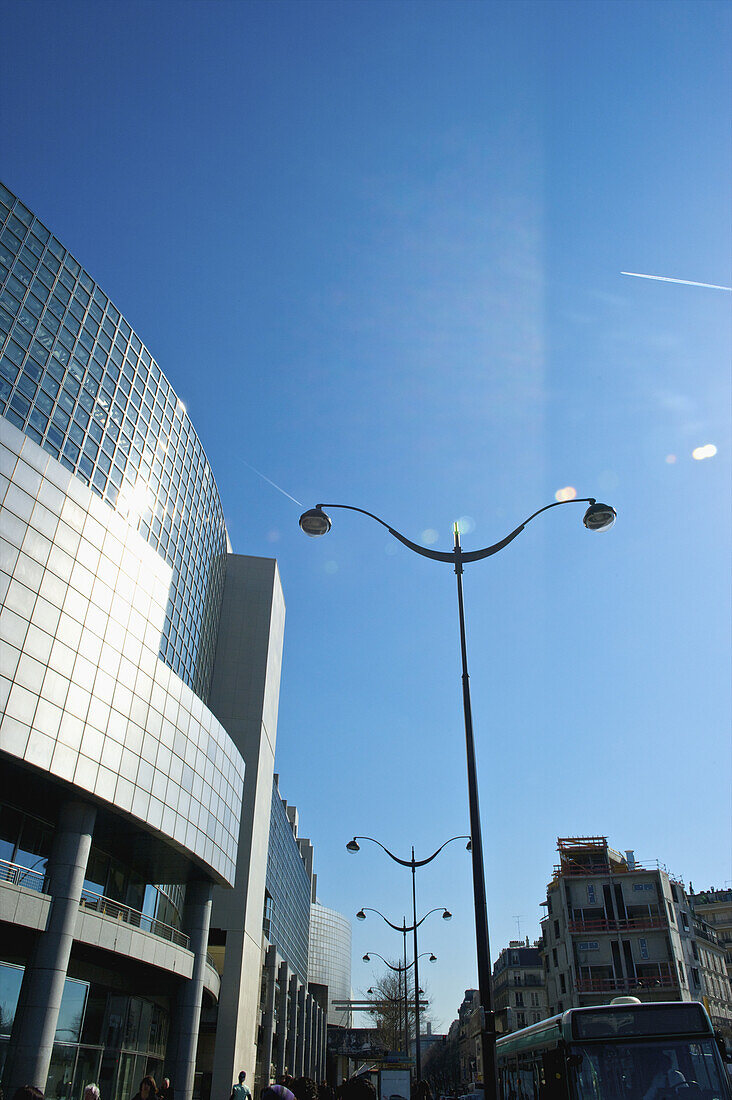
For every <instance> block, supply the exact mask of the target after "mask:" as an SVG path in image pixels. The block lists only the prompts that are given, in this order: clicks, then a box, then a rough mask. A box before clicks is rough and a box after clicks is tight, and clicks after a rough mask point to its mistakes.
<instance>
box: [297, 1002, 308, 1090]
mask: <svg viewBox="0 0 732 1100" xmlns="http://www.w3.org/2000/svg"><path fill="white" fill-rule="evenodd" d="M306 994H307V990H306V989H305V986H304V985H301V986H300V988H299V989H298V991H297V1032H296V1035H295V1070H294V1076H295V1077H302V1076H303V1075H304V1073H305V996H306Z"/></svg>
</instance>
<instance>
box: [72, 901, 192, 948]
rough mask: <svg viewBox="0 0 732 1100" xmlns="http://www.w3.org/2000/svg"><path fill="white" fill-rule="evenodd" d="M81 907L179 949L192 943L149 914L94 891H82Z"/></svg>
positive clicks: (174, 929) (171, 927)
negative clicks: (150, 934)
mask: <svg viewBox="0 0 732 1100" xmlns="http://www.w3.org/2000/svg"><path fill="white" fill-rule="evenodd" d="M80 907H81V908H82V909H87V910H88V909H92V910H93V911H94V912H95V913H103V914H104V915H105V916H107V917H113V918H114V919H115V920H121V921H124V922H125V923H126V924H129V925H131V926H132V927H134V928H139V929H140V930H141V931H143V932H151V933H152V934H153V936H160V937H161V938H162V939H164V940H169V941H170V943H175V944H177V945H178V947H186V948H187V947H188V946H189V944H190V942H191V941H190V939H189V938H188V936H186V935H185V933H183V932H179V931H178V929H177V928H173V926H172V925H171V924H164V923H163V922H162V921H161V920H155V918H154V917H149V916H148V915H147V913H141V912H140V911H139V909H131V908H130V906H129V905H122V904H121V903H120V902H118V901H113V900H112V898H108V897H105V896H104V895H103V894H95V893H94V891H93V890H82V892H81V902H80Z"/></svg>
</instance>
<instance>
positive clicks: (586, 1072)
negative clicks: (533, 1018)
mask: <svg viewBox="0 0 732 1100" xmlns="http://www.w3.org/2000/svg"><path fill="white" fill-rule="evenodd" d="M618 1001H620V1002H621V1003H618ZM720 1046H721V1040H718V1039H717V1037H716V1036H715V1033H714V1029H713V1027H712V1024H711V1022H710V1020H709V1017H708V1016H707V1014H706V1012H705V1010H704V1006H703V1005H701V1004H699V1003H698V1002H697V1001H668V1002H655V1003H647V1004H641V1002H640V1001H638V1000H637V999H636V998H627V999H626V998H622V999H621V998H618V999H617V1000H616V1001H614V1002H613V1003H611V1004H609V1005H598V1006H596V1007H592V1008H570V1009H568V1010H567V1011H566V1012H562V1013H560V1014H559V1015H558V1016H552V1017H551V1018H550V1019H548V1020H542V1021H541V1022H540V1023H538V1024H533V1025H532V1026H531V1027H526V1028H524V1029H523V1030H522V1031H515V1032H513V1033H511V1034H510V1035H506V1036H504V1038H502V1039H499V1040H498V1043H497V1044H496V1057H497V1061H498V1077H499V1091H498V1095H499V1097H500V1100H732V1091H731V1090H730V1084H729V1078H728V1075H727V1068H726V1065H725V1062H724V1060H723V1058H722V1054H721V1052H720ZM722 1049H723V1048H722Z"/></svg>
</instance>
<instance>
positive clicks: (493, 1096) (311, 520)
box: [300, 497, 617, 1100]
mask: <svg viewBox="0 0 732 1100" xmlns="http://www.w3.org/2000/svg"><path fill="white" fill-rule="evenodd" d="M563 504H589V507H588V508H587V511H586V512H585V514H584V517H583V520H582V522H583V523H584V525H585V527H587V529H588V530H590V531H607V530H609V529H610V528H611V527H612V526H613V524H614V523H615V520H616V518H617V513H616V511H615V509H614V508H612V507H611V506H610V505H608V504H599V503H598V502H597V500H596V499H595V498H594V497H580V498H575V499H574V500H571V501H568V500H558V501H554V502H553V503H552V504H546V505H545V506H544V507H543V508H539V509H538V510H537V511H536V512H533V513H532V515H530V516H529V517H528V519H526V520H524V522H523V523H521V524H519V526H518V527H516V528H515V529H514V530H513V531H511V532H510V534H508V535H507V536H506V537H505V538H504V539H501V541H500V542H496V543H494V544H493V545H491V546H486V547H484V548H483V549H482V550H470V551H468V552H467V553H465V552H463V550H462V547H461V546H460V533H459V529H458V526H457V524H456V525H455V544H454V548H453V550H452V551H442V550H431V549H428V548H427V547H426V546H420V545H419V544H418V543H416V542H412V540H411V539H408V538H407V537H406V535H402V534H401V533H400V532H399V531H397V530H395V529H394V528H393V527H390V526H389V524H388V523H385V522H384V520H383V519H379V517H378V516H375V515H374V513H373V512H367V511H366V510H365V509H364V508H356V507H354V506H353V505H351V504H317V505H316V506H315V508H310V509H309V510H308V511H307V512H303V514H302V515H301V516H300V527H301V528H302V530H303V531H304V532H305V534H306V535H309V536H310V537H311V538H316V537H318V536H320V535H326V534H327V533H328V531H330V529H331V526H332V524H331V520H330V517H329V516H328V515H327V514H326V513H325V511H324V508H343V509H346V510H348V511H350V512H360V513H361V515H364V516H369V518H370V519H373V520H375V521H376V523H379V524H380V525H381V526H382V527H385V528H386V530H387V531H388V532H389V534H390V535H392V536H393V537H394V538H395V539H397V540H398V541H399V542H401V543H402V544H403V545H404V546H407V547H408V548H409V549H410V550H413V551H414V552H415V553H416V554H420V555H421V556H422V557H424V558H431V559H432V560H433V561H444V562H450V564H451V565H452V566H453V567H454V569H455V574H456V576H457V588H458V614H459V619H460V650H461V658H462V685H463V712H464V717H465V742H466V753H467V765H468V769H467V770H468V802H469V808H470V831H471V840H472V852H473V894H474V902H475V937H476V946H477V957H478V989H479V993H480V1008H481V1049H482V1054H483V1081H484V1085H485V1092H486V1098H487V1100H497V1097H498V1072H497V1066H496V1023H495V1012H494V1009H493V995H492V991H491V968H490V946H489V942H488V913H487V903H486V890H485V868H484V864H483V842H482V836H481V828H480V812H479V806H478V782H477V768H476V763H475V740H474V737H473V718H472V711H471V706H470V682H469V678H468V660H467V645H466V640H465V610H464V606H463V584H462V573H463V565H464V564H465V563H466V562H473V561H479V560H481V559H482V558H488V557H491V555H493V554H497V553H498V552H499V550H503V549H504V548H505V547H506V546H508V544H509V543H511V542H513V540H514V539H515V538H516V537H517V536H518V535H520V534H521V532H522V531H523V530H524V528H525V527H526V525H527V524H528V523H530V522H531V520H533V519H535V517H536V516H538V515H541V513H542V512H547V511H548V510H549V509H550V508H557V507H559V505H563Z"/></svg>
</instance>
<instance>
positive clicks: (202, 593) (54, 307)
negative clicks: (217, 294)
mask: <svg viewBox="0 0 732 1100" xmlns="http://www.w3.org/2000/svg"><path fill="white" fill-rule="evenodd" d="M0 225H1V226H2V228H0V339H2V341H3V347H2V358H1V359H0V412H2V414H3V415H4V416H5V417H6V418H7V419H8V420H9V421H10V423H11V424H14V425H15V426H16V427H17V428H19V429H20V430H21V431H22V432H23V433H24V434H25V435H26V436H27V437H28V438H29V439H32V440H33V441H34V442H35V443H37V444H38V446H40V447H42V448H43V450H44V451H45V452H46V453H47V454H49V455H52V456H53V458H55V459H56V460H58V462H59V463H60V464H61V465H62V466H63V467H64V468H65V469H67V470H69V471H71V473H73V474H74V475H75V476H76V477H77V479H79V480H80V481H81V482H82V483H83V484H85V485H88V486H89V488H90V489H91V491H92V493H93V494H94V495H95V496H96V497H97V498H98V499H100V500H103V501H104V502H105V503H106V504H107V505H109V507H110V508H112V509H113V510H114V511H116V512H117V513H118V514H119V515H121V516H122V517H123V518H124V519H125V520H126V522H127V525H128V526H129V527H131V528H132V529H133V530H135V531H137V532H138V533H139V534H140V535H141V537H142V538H143V539H144V540H145V542H146V543H147V544H148V545H149V546H151V547H152V548H153V549H154V550H156V551H157V552H158V554H159V555H160V557H161V558H162V559H163V561H165V562H166V564H167V565H168V566H169V567H170V569H171V584H170V592H169V596H168V601H167V604H166V607H165V621H164V626H163V631H162V637H161V640H160V657H161V659H162V660H163V661H164V662H165V664H166V665H168V667H169V668H171V669H172V671H173V672H175V673H176V675H178V676H180V678H181V679H182V680H183V682H184V683H186V684H187V685H188V686H189V687H190V688H191V689H192V690H193V691H194V692H195V693H196V694H197V695H198V696H199V697H200V698H201V699H203V700H204V701H205V700H206V698H207V695H208V689H209V684H210V679H211V668H212V663H213V657H214V646H215V642H216V630H217V619H218V611H219V607H220V604H221V591H222V583H223V571H224V558H225V554H226V529H225V526H224V517H223V511H222V508H221V502H220V500H219V494H218V491H217V488H216V483H215V481H214V477H213V474H212V472H211V468H210V466H209V464H208V461H207V460H206V456H205V454H204V453H203V448H202V447H201V443H200V440H199V438H198V436H197V435H196V432H195V430H194V428H193V425H192V424H191V421H190V420H189V418H188V416H187V414H186V410H185V406H184V405H183V403H182V402H181V401H180V400H179V398H178V397H177V395H176V394H175V392H174V391H173V388H172V387H171V385H170V383H169V382H168V380H167V378H166V377H165V375H164V374H163V373H162V371H161V370H160V367H159V366H158V364H157V363H156V362H155V360H154V359H153V357H152V356H151V354H150V352H149V351H148V349H147V348H146V347H145V345H144V344H143V343H142V340H141V339H140V338H139V336H137V335H136V333H135V332H134V331H133V330H132V327H131V326H130V324H129V323H128V322H127V321H126V320H125V318H124V317H123V316H122V315H121V313H120V311H119V310H118V309H117V308H116V306H115V305H114V304H113V303H112V302H111V301H110V299H109V298H108V297H107V295H106V294H105V293H104V292H103V291H102V290H101V289H100V287H99V286H98V285H97V284H96V283H95V282H94V280H93V279H92V277H91V276H90V275H89V274H88V273H87V272H86V271H84V270H83V268H82V267H81V265H80V264H79V262H78V261H77V260H76V259H74V257H73V256H72V255H71V253H70V252H68V251H67V250H66V249H65V248H64V247H63V245H62V244H61V243H60V242H59V241H58V240H57V239H56V238H55V237H54V236H53V235H52V234H51V233H50V232H49V230H48V229H47V228H46V227H45V225H43V224H42V222H40V221H39V220H38V218H35V217H34V216H33V214H32V213H31V212H30V210H28V209H27V207H25V206H24V205H23V203H22V202H20V200H19V199H16V198H15V196H14V195H12V194H11V193H10V191H8V189H7V188H6V187H3V186H2V184H0Z"/></svg>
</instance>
